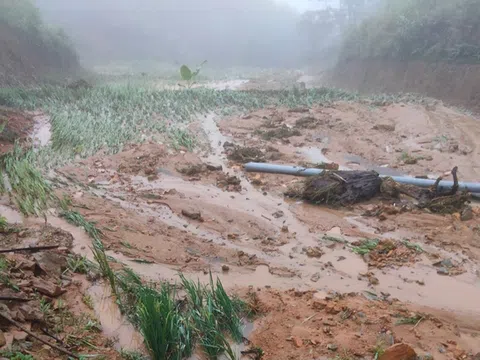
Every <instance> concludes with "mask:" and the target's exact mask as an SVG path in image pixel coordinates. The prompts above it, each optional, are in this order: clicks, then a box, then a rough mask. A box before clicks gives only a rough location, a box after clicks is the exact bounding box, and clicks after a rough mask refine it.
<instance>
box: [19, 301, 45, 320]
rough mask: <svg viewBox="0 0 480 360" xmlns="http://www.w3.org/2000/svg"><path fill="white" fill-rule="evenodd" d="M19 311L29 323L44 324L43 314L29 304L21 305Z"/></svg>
mask: <svg viewBox="0 0 480 360" xmlns="http://www.w3.org/2000/svg"><path fill="white" fill-rule="evenodd" d="M18 310H19V312H20V313H21V314H22V315H23V317H24V318H25V320H27V321H35V322H43V314H42V313H41V312H40V310H38V309H35V308H33V307H32V306H31V305H29V304H23V305H21V306H20V307H19V309H18Z"/></svg>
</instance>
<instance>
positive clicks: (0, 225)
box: [0, 216, 8, 232]
mask: <svg viewBox="0 0 480 360" xmlns="http://www.w3.org/2000/svg"><path fill="white" fill-rule="evenodd" d="M7 228H8V221H7V219H6V218H5V217H3V216H0V232H2V231H5V230H6V229H7Z"/></svg>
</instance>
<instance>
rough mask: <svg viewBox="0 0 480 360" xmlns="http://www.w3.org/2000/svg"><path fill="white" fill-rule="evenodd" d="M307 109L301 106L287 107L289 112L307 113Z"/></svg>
mask: <svg viewBox="0 0 480 360" xmlns="http://www.w3.org/2000/svg"><path fill="white" fill-rule="evenodd" d="M309 111H310V110H309V109H308V108H301V107H298V108H293V109H288V112H289V113H307V112H309Z"/></svg>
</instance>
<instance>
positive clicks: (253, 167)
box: [245, 162, 480, 193]
mask: <svg viewBox="0 0 480 360" xmlns="http://www.w3.org/2000/svg"><path fill="white" fill-rule="evenodd" d="M245 171H247V172H262V173H270V174H285V175H295V176H313V175H319V174H321V173H322V172H323V170H322V169H308V168H304V167H300V166H290V165H276V164H265V163H254V162H250V163H247V164H245ZM380 176H381V177H387V175H380ZM391 178H392V179H393V180H395V181H396V182H399V183H402V184H409V185H415V186H420V187H429V186H432V185H433V184H435V180H431V179H417V178H414V177H409V176H391ZM452 186H453V181H445V180H442V181H440V184H439V187H440V188H443V189H451V188H452ZM458 186H459V189H461V190H468V191H470V192H472V193H480V183H474V182H459V183H458Z"/></svg>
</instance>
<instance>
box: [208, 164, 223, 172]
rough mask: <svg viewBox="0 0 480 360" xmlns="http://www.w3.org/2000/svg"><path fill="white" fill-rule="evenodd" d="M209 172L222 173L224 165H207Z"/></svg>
mask: <svg viewBox="0 0 480 360" xmlns="http://www.w3.org/2000/svg"><path fill="white" fill-rule="evenodd" d="M205 166H206V167H207V170H209V171H222V169H223V168H222V165H215V164H206V165H205Z"/></svg>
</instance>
